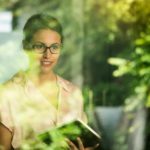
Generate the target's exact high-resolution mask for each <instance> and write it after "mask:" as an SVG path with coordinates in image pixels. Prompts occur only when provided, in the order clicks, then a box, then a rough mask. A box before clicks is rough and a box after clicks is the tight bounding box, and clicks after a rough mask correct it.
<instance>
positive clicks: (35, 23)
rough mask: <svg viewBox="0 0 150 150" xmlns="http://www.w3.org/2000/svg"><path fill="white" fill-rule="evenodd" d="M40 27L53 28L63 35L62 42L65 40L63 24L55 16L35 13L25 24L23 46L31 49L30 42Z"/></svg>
mask: <svg viewBox="0 0 150 150" xmlns="http://www.w3.org/2000/svg"><path fill="white" fill-rule="evenodd" d="M40 29H51V30H54V31H56V32H57V33H59V34H60V36H61V42H63V33H62V26H61V24H60V22H59V21H58V20H57V19H56V18H55V17H52V16H50V15H47V14H35V15H33V16H31V17H30V18H29V19H28V20H27V22H26V23H25V25H24V28H23V34H24V39H23V48H24V49H27V50H30V49H31V46H30V43H31V41H32V38H33V35H34V34H35V33H36V32H37V31H38V30H40Z"/></svg>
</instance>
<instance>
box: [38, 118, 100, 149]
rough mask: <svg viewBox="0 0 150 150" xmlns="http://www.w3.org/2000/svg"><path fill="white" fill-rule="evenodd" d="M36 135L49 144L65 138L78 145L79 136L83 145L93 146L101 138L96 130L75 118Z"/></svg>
mask: <svg viewBox="0 0 150 150" xmlns="http://www.w3.org/2000/svg"><path fill="white" fill-rule="evenodd" d="M38 137H39V138H40V140H42V141H43V142H44V143H46V144H49V145H51V144H53V142H59V143H60V141H61V140H62V139H63V138H64V139H66V138H67V139H69V140H71V141H72V142H73V143H74V144H75V145H78V143H77V137H80V139H81V140H82V142H83V145H84V146H85V147H90V146H94V145H96V144H98V143H100V138H101V137H100V135H99V134H98V133H97V132H95V131H94V130H93V129H92V128H91V127H89V126H88V125H87V124H85V123H84V122H83V121H81V120H75V121H72V122H70V123H67V124H64V125H62V126H59V127H56V128H53V129H50V130H49V131H46V132H44V133H41V134H39V135H38Z"/></svg>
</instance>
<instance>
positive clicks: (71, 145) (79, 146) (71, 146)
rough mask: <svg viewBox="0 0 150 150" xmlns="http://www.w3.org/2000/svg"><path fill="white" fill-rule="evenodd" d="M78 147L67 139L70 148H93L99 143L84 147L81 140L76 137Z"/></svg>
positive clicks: (88, 149) (73, 149)
mask: <svg viewBox="0 0 150 150" xmlns="http://www.w3.org/2000/svg"><path fill="white" fill-rule="evenodd" d="M77 142H78V147H77V146H76V145H75V144H74V143H73V142H72V141H70V140H68V139H67V143H68V145H69V147H70V150H95V149H96V148H97V147H98V146H99V144H96V145H94V146H92V147H84V145H83V142H82V140H81V139H80V138H79V137H78V138H77Z"/></svg>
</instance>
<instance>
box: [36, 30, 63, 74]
mask: <svg viewBox="0 0 150 150" xmlns="http://www.w3.org/2000/svg"><path fill="white" fill-rule="evenodd" d="M60 48H61V36H60V35H59V33H57V32H56V31H53V30H50V29H41V30H38V31H37V32H36V33H35V34H34V35H33V53H34V56H35V61H37V64H38V66H39V69H40V71H41V72H42V73H49V72H51V71H52V70H53V68H54V66H55V65H56V64H57V61H58V58H59V55H60Z"/></svg>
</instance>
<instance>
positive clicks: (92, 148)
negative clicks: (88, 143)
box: [85, 144, 99, 150]
mask: <svg viewBox="0 0 150 150" xmlns="http://www.w3.org/2000/svg"><path fill="white" fill-rule="evenodd" d="M98 146H99V144H96V145H94V146H92V147H87V148H85V150H95V149H96V148H97V147H98Z"/></svg>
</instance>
